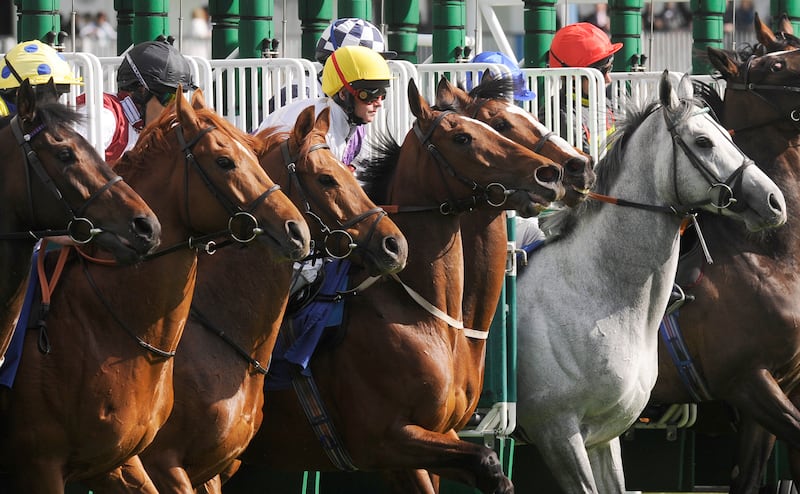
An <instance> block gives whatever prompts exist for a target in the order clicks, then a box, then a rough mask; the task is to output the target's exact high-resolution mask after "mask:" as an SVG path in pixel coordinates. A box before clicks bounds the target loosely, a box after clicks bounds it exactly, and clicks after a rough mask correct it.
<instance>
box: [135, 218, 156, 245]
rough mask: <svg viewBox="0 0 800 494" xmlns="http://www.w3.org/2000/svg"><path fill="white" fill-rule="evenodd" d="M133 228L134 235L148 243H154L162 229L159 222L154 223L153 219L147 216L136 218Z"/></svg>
mask: <svg viewBox="0 0 800 494" xmlns="http://www.w3.org/2000/svg"><path fill="white" fill-rule="evenodd" d="M131 228H132V229H133V233H134V235H136V236H137V237H138V238H140V239H142V240H144V241H145V242H147V243H150V242H152V241H153V240H154V239H155V238H156V237H158V234H159V231H160V229H161V227H160V225H159V224H158V223H157V222H154V221H153V219H152V218H149V217H147V216H139V217H137V218H134V220H133V222H132V225H131Z"/></svg>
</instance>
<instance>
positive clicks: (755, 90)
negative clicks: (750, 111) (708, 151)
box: [725, 56, 800, 134]
mask: <svg viewBox="0 0 800 494" xmlns="http://www.w3.org/2000/svg"><path fill="white" fill-rule="evenodd" d="M755 58H756V57H755V56H751V57H750V58H748V59H747V62H745V64H744V76H743V78H744V80H743V81H742V82H735V81H733V82H729V83H728V84H727V85H726V87H725V90H726V91H728V90H729V89H730V90H733V91H746V92H748V93H751V94H754V95H756V96H758V97H759V98H760V99H761V100H762V101H763V102H764V103H766V104H767V106H769V107H770V108H772V109H773V110H774V111H775V113H776V114H777V115H778V117H776V118H774V119H772V120H768V121H766V122H763V123H759V124H755V125H748V126H746V127H742V128H740V129H732V130H731V133H732V134H733V133H736V132H745V131H748V130H752V129H757V128H760V127H764V126H767V125H771V124H774V123H777V122H789V123H790V124H791V125H792V126H793V127H794V128H795V129H796V130H800V105H798V106H795V107H794V108H790V109H789V110H788V111H787V110H785V109H782V108H780V107H779V106H778V105H776V104H775V103H773V102H772V101H770V100H769V99H767V98H766V97H764V95H763V94H761V93H760V92H759V90H763V91H782V92H789V93H800V87H798V86H786V85H773V84H757V83H754V82H750V81H749V80H748V78H749V76H750V65H751V64H752V63H753V60H754V59H755Z"/></svg>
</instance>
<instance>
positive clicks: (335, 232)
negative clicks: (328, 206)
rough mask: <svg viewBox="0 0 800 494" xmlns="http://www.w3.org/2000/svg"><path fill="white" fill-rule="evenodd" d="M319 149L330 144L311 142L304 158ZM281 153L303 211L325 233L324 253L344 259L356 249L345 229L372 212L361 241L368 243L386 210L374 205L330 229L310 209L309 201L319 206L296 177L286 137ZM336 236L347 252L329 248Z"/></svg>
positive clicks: (293, 159)
mask: <svg viewBox="0 0 800 494" xmlns="http://www.w3.org/2000/svg"><path fill="white" fill-rule="evenodd" d="M319 149H330V146H328V144H327V143H322V144H313V145H312V146H310V147H309V149H308V151H306V154H305V159H308V155H309V154H311V153H313V152H314V151H317V150H319ZM281 154H282V155H283V163H284V164H285V165H286V169H287V171H288V173H289V178H290V180H291V185H295V186H297V190H298V191H299V193H300V196H301V197H302V199H303V205H304V207H305V211H304V213H305V214H306V215H307V216H309V217H311V218H312V219H313V220H314V221H315V222H316V223H317V224H318V225H319V228H320V231H321V232H322V233H323V234H324V235H325V240H324V241H323V246H324V248H325V254H327V255H328V256H330V257H332V258H334V259H344V258H346V257H348V256H349V255H350V254H351V253H352V252H353V251H354V250H355V249H357V248H358V247H359V245H358V243H357V242H356V241H355V239H353V236H352V235H350V233H349V232H348V231H347V229H348V228H351V227H352V226H354V225H356V224H358V223H359V222H361V221H363V220H365V219H367V218H369V217H370V216H372V215H373V214H374V215H377V217H376V218H375V221H374V222H373V223H372V226H370V228H369V231H368V232H367V235H366V238H364V239H363V242H362V243H363V244H364V245H366V244H369V242H370V240H371V239H372V236H373V235H374V233H375V229H376V228H377V227H378V222H380V221H381V219H383V217H384V216H386V211H384V210H383V209H382V208H380V207H375V208H372V209H370V210H368V211H365V212H363V213H361V214H358V215H356V216H355V217H354V218H351V219H350V220H347V221H344V222H341V221H338V220H337V223H338V226H339V228H336V229H331V228H330V227H329V226H328V225H326V224H325V222H324V221H323V220H322V218H321V217H320V216H319V215H318V214H316V213H314V211H313V210H312V209H311V203H312V202H314V206H316V207H317V208H319V207H320V205H319V204H317V203H316V202H315V201H314V200H313V198H309V196H308V194H307V193H306V191H305V189H304V188H303V184H302V183H301V182H300V177H298V175H297V160H298V157H297V156H295V157H292V156H291V154H290V153H289V140H288V139H286V140H284V141H283V142H281ZM291 185H290V186H291ZM329 212H330V211H329ZM333 216H335V215H333ZM338 236H341V237H343V238H344V240H345V242H346V243H347V252H345V253H343V254H336V253H334V252H333V251H332V250H331V248H330V246H329V241H330V240H331V239H332V238H336V237H338Z"/></svg>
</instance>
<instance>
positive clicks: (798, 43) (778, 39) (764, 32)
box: [753, 12, 800, 55]
mask: <svg viewBox="0 0 800 494" xmlns="http://www.w3.org/2000/svg"><path fill="white" fill-rule="evenodd" d="M753 27H754V28H755V31H756V40H757V41H758V44H757V45H756V47H755V50H754V52H755V54H756V55H765V54H767V53H772V52H775V51H783V50H794V49H796V48H800V38H798V37H796V36H795V35H794V27H793V26H792V23H791V21H790V20H789V16H788V15H786V13H785V12H784V13H783V14H781V16H780V18H779V19H778V30H777V31H776V32H773V31H772V29H770V28H769V26H767V25H766V24H764V23H763V22H761V18H760V17H759V16H758V13H756V15H755V18H754V19H753Z"/></svg>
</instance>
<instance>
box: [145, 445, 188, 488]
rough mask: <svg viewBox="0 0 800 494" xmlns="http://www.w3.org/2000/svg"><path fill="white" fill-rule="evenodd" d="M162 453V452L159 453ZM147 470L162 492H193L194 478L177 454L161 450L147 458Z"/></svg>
mask: <svg viewBox="0 0 800 494" xmlns="http://www.w3.org/2000/svg"><path fill="white" fill-rule="evenodd" d="M159 453H160V454H159ZM147 468H148V470H147V472H148V473H149V474H150V478H151V479H152V480H153V484H155V485H156V487H157V488H158V492H159V493H161V494H193V493H194V489H193V488H192V480H191V479H190V478H189V474H188V473H187V472H186V469H185V468H184V467H183V464H182V462H181V461H180V459H179V458H177V457H176V456H175V454H170V452H169V451H166V450H165V451H160V452H158V453H156V454H155V455H149V456H148V458H147Z"/></svg>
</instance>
